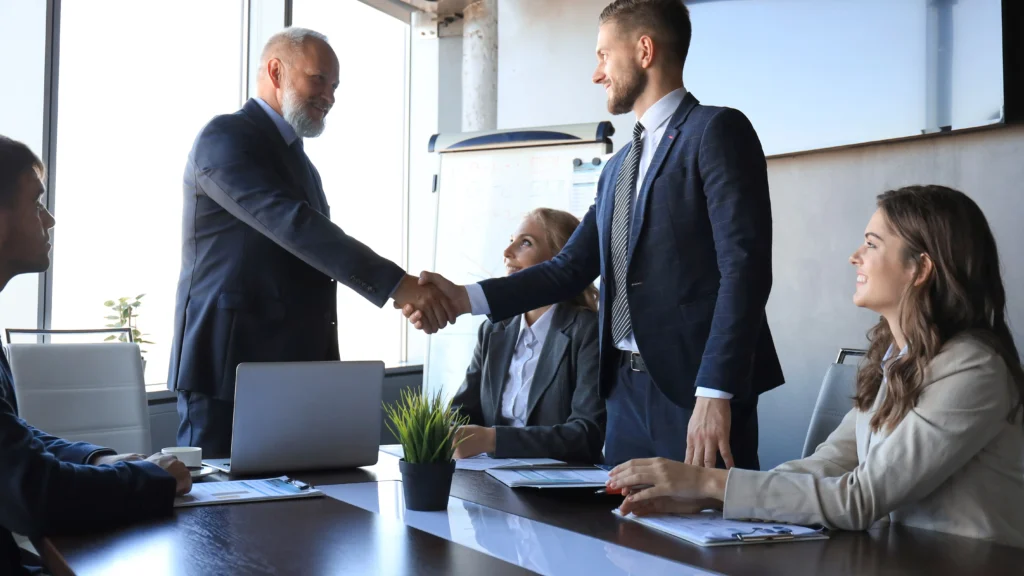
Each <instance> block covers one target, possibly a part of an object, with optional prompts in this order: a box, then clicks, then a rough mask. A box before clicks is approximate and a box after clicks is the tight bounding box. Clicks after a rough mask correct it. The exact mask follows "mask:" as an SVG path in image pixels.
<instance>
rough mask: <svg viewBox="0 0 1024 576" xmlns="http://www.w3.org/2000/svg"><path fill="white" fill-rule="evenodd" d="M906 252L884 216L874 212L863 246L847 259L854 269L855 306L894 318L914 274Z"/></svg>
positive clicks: (902, 243) (865, 233)
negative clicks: (855, 276)
mask: <svg viewBox="0 0 1024 576" xmlns="http://www.w3.org/2000/svg"><path fill="white" fill-rule="evenodd" d="M906 250H907V248H906V243H905V242H904V241H903V239H902V238H900V237H899V236H897V235H896V234H895V233H894V232H893V231H892V229H891V227H890V226H889V223H888V221H887V220H886V218H885V214H884V213H883V212H882V211H881V210H876V211H875V213H874V215H872V216H871V220H870V221H868V226H867V228H866V229H865V231H864V243H863V244H862V245H861V246H860V247H858V248H857V251H856V252H854V253H853V255H852V256H850V264H852V265H853V266H855V267H856V269H857V285H856V286H857V287H856V290H855V291H854V293H853V303H854V304H856V305H857V306H860V307H862V308H868V309H869V310H873V311H875V312H878V313H879V314H881V315H883V316H885V317H887V318H893V317H897V315H898V311H899V307H900V301H901V299H902V298H903V294H904V293H905V292H906V290H907V288H909V287H910V285H911V284H912V283H913V282H914V277H915V270H916V267H915V265H914V263H913V261H912V260H910V259H908V258H907V254H906Z"/></svg>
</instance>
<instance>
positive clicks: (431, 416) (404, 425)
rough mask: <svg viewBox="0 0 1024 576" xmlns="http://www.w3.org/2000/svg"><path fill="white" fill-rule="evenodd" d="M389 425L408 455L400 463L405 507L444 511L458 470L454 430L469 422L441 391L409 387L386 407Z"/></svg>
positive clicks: (456, 443)
mask: <svg viewBox="0 0 1024 576" xmlns="http://www.w3.org/2000/svg"><path fill="white" fill-rule="evenodd" d="M384 411H385V412H386V414H387V419H388V422H387V427H388V430H390V431H391V433H392V434H394V435H395V437H396V438H398V440H399V442H401V444H402V450H403V451H404V454H405V457H404V458H402V460H401V461H400V462H399V463H398V466H399V469H400V470H401V472H402V490H403V492H404V493H405V507H406V508H408V509H409V510H423V511H432V510H445V509H447V508H448V494H449V492H451V488H452V474H453V473H454V472H455V460H453V459H452V456H453V455H454V454H455V448H456V447H457V446H458V444H459V443H461V442H462V440H464V439H461V440H459V441H457V442H456V441H454V436H455V431H456V430H457V429H458V427H459V426H463V425H465V424H467V423H468V422H469V417H468V416H460V415H459V413H458V412H457V411H455V410H452V406H451V400H448V401H443V400H442V399H441V392H440V391H438V392H437V393H436V394H432V395H428V394H427V393H426V392H420V391H413V390H411V389H406V390H403V391H402V396H401V398H400V399H399V400H398V402H396V403H395V405H394V406H387V405H385V406H384Z"/></svg>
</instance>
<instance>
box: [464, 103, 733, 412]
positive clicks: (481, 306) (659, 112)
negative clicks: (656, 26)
mask: <svg viewBox="0 0 1024 576" xmlns="http://www.w3.org/2000/svg"><path fill="white" fill-rule="evenodd" d="M685 97H686V88H677V89H675V90H673V91H671V92H669V93H668V94H666V95H664V96H662V97H661V99H660V100H658V101H657V102H655V103H654V105H652V106H651V107H650V108H648V109H647V111H646V112H644V115H643V116H642V117H640V118H639V119H638V120H639V122H640V124H642V125H643V127H644V132H643V134H642V135H641V136H640V138H641V142H642V146H643V150H641V153H640V168H639V171H638V172H637V178H636V191H635V192H634V194H635V196H634V200H635V199H637V198H639V196H640V189H641V188H642V187H643V183H644V178H646V177H647V171H648V169H649V168H650V167H651V161H652V160H654V153H655V151H657V149H658V144H660V143H661V139H662V137H663V136H665V129H666V128H667V127H668V121H669V119H670V118H671V117H672V115H673V114H674V113H675V111H676V109H677V108H679V105H680V104H682V102H683V98H685ZM466 292H467V293H468V295H469V303H470V308H471V309H472V313H473V314H489V313H490V311H491V307H490V305H489V304H488V303H487V298H486V297H485V296H484V290H483V288H482V287H481V286H480V285H479V284H470V285H468V286H466ZM615 347H616V348H618V349H619V350H625V351H627V352H636V353H638V354H640V348H639V347H638V346H637V345H636V339H635V338H634V337H633V332H632V330H630V332H629V334H627V335H626V336H625V337H624V338H623V339H622V340H619V341H618V342H616V343H615ZM640 355H641V356H643V354H640ZM696 394H697V396H705V397H708V398H724V399H727V400H728V399H731V398H732V394H730V393H728V392H723V391H721V390H715V389H714V388H704V387H702V386H698V387H697V391H696Z"/></svg>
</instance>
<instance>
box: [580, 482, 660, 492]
mask: <svg viewBox="0 0 1024 576" xmlns="http://www.w3.org/2000/svg"><path fill="white" fill-rule="evenodd" d="M648 488H654V485H653V484H637V485H636V486H630V487H629V491H630V492H639V491H641V490H646V489H648ZM594 494H622V489H620V488H615V489H611V490H610V489H608V488H601V489H600V490H598V491H597V492H594Z"/></svg>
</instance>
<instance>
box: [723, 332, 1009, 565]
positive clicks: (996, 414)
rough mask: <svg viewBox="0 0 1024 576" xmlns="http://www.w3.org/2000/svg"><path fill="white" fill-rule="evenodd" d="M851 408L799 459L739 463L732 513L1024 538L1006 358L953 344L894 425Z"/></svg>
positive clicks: (958, 341)
mask: <svg viewBox="0 0 1024 576" xmlns="http://www.w3.org/2000/svg"><path fill="white" fill-rule="evenodd" d="M884 392H885V385H884V384H883V386H882V389H881V390H880V391H879V394H878V397H877V398H876V401H875V405H874V406H873V407H872V408H871V410H869V411H868V412H860V411H858V410H856V409H854V410H851V411H850V413H849V414H847V415H846V417H845V418H843V421H842V423H841V424H839V427H838V428H836V430H835V431H834V432H833V433H832V434H831V435H830V436H829V437H828V439H827V440H826V441H825V442H824V443H823V444H821V445H820V446H818V448H817V450H815V452H814V454H812V455H811V456H809V457H807V458H804V459H802V460H795V461H793V462H787V463H785V464H782V465H781V466H779V467H778V468H775V469H774V470H771V471H767V472H753V471H750V470H739V469H735V468H734V469H732V470H731V471H730V472H729V478H728V481H727V483H726V489H725V501H724V503H723V513H724V515H725V517H726V518H733V519H736V518H758V519H763V520H768V521H775V522H789V523H792V524H822V525H824V526H828V527H829V528H838V529H843V530H866V529H868V528H870V527H871V526H872V525H873V524H874V523H875V522H878V521H880V520H882V521H892V522H898V523H901V524H904V525H907V526H913V527H916V528H925V529H928V530H937V531H940V532H948V533H950V534H958V535H961V536H968V537H971V538H982V539H985V540H993V541H995V542H999V543H1002V544H1009V545H1011V546H1016V547H1022V548H1024V428H1022V426H1021V421H1020V416H1019V414H1018V415H1017V418H1016V420H1017V421H1016V422H1014V423H1011V422H1009V421H1007V415H1008V414H1009V409H1010V406H1012V405H1014V404H1015V403H1016V402H1017V393H1016V389H1015V388H1014V387H1013V383H1012V380H1011V379H1010V374H1009V372H1008V371H1007V369H1006V364H1005V363H1004V362H1003V360H1002V359H1001V358H1000V357H999V356H998V355H997V354H996V353H995V352H993V351H992V350H991V349H990V348H988V347H987V346H986V345H984V344H983V343H981V342H980V341H979V340H977V339H975V338H971V337H958V338H954V339H953V340H951V341H950V342H948V343H947V344H946V345H945V346H944V347H943V349H942V351H941V352H940V353H939V354H938V355H937V356H936V357H935V358H934V359H933V360H932V362H931V364H930V365H929V374H928V375H927V383H926V387H925V389H924V390H923V391H922V393H921V396H920V398H919V399H918V402H917V406H915V407H914V409H913V410H911V411H910V412H909V413H908V414H907V416H906V417H905V418H904V419H903V421H902V422H900V424H899V425H897V426H896V427H895V428H894V429H893V430H892V431H891V432H886V431H885V430H880V431H878V432H872V431H871V425H870V422H871V416H872V415H873V414H874V413H875V410H876V409H877V407H878V405H879V403H880V401H881V400H882V398H883V396H882V395H883V393H884Z"/></svg>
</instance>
